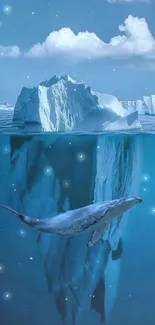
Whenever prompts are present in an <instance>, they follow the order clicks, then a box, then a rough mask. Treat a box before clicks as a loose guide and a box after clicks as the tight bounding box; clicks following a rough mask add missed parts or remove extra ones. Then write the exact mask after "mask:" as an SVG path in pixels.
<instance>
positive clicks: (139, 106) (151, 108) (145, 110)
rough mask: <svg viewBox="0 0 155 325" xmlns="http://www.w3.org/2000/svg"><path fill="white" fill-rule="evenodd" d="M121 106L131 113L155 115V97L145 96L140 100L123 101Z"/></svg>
mask: <svg viewBox="0 0 155 325" xmlns="http://www.w3.org/2000/svg"><path fill="white" fill-rule="evenodd" d="M120 103H121V105H122V106H123V107H124V108H125V109H126V110H127V111H129V112H133V111H136V110H137V111H138V114H141V115H155V95H151V96H143V98H142V99H140V100H135V101H121V102H120Z"/></svg>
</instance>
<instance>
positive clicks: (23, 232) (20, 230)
mask: <svg viewBox="0 0 155 325" xmlns="http://www.w3.org/2000/svg"><path fill="white" fill-rule="evenodd" d="M18 235H19V236H20V237H23V238H24V237H26V231H25V230H24V229H19V230H18Z"/></svg>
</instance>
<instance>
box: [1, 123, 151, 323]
mask: <svg viewBox="0 0 155 325" xmlns="http://www.w3.org/2000/svg"><path fill="white" fill-rule="evenodd" d="M144 124H145V126H146V125H147V131H146V133H145V132H143V133H141V134H103V135H73V134H66V135H65V134H47V135H19V134H11V133H12V132H10V134H3V132H1V135H0V203H1V204H6V205H8V206H10V207H11V208H13V209H15V210H17V211H19V212H21V213H23V214H26V215H31V216H32V217H37V218H40V217H52V216H55V215H56V214H58V213H60V212H62V211H67V210H68V209H76V208H79V207H82V206H85V205H88V204H91V203H94V202H99V201H104V200H111V199H115V198H120V197H127V196H139V197H142V198H143V203H141V204H139V205H137V206H135V207H133V208H132V209H131V210H129V211H128V212H127V213H125V214H124V215H123V216H120V218H118V219H116V220H115V221H114V222H113V223H112V224H111V226H110V228H109V229H108V232H107V237H106V238H105V240H104V242H103V243H102V242H101V241H100V242H98V243H96V244H95V245H94V247H92V248H91V249H89V248H88V247H87V243H88V241H89V238H90V235H91V234H90V233H88V234H80V235H78V236H75V237H65V236H59V235H54V234H47V233H38V232H37V231H36V230H34V229H32V228H30V227H28V226H27V225H24V224H22V223H21V222H20V221H19V220H18V219H17V218H16V217H15V216H14V215H13V214H12V213H10V212H9V211H6V210H4V209H2V208H0V323H1V325H63V324H64V325H74V324H75V325H100V324H107V325H124V324H125V325H154V324H155V308H154V307H155V194H154V188H155V154H154V150H155V149H154V148H155V134H151V133H148V129H149V127H150V125H153V122H152V120H151V119H150V118H149V117H148V120H147V121H146V119H145V121H144V123H143V125H144ZM152 130H153V127H152ZM3 131H4V130H3ZM7 133H9V132H7ZM111 240H112V242H115V243H116V244H117V245H116V247H115V248H113V247H112V246H111V245H110V243H111Z"/></svg>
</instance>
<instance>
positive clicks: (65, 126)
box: [13, 75, 141, 132]
mask: <svg viewBox="0 0 155 325" xmlns="http://www.w3.org/2000/svg"><path fill="white" fill-rule="evenodd" d="M129 121H130V122H129ZM13 123H18V124H20V125H21V126H22V127H23V130H24V131H27V132H28V131H30V132H31V131H37V132H42V131H43V132H75V131H79V132H104V131H105V130H111V131H115V130H117V131H119V130H120V131H121V130H122V129H123V130H131V129H140V128H141V124H140V122H139V120H138V114H136V113H135V114H133V113H132V112H128V111H127V110H126V109H125V108H124V107H123V105H122V104H121V102H119V100H118V99H117V98H116V97H115V96H113V95H107V94H100V93H97V92H93V91H92V90H91V87H90V86H87V85H85V84H84V83H83V82H76V81H75V80H73V79H72V78H71V77H70V76H68V75H66V76H54V77H52V78H51V79H49V80H45V81H43V82H41V83H40V84H39V85H38V86H37V87H34V88H26V87H24V88H23V89H22V91H21V93H20V95H19V97H18V100H17V103H16V105H15V108H14V115H13Z"/></svg>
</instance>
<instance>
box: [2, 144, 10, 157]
mask: <svg viewBox="0 0 155 325" xmlns="http://www.w3.org/2000/svg"><path fill="white" fill-rule="evenodd" d="M3 153H4V154H5V155H7V154H9V153H10V146H9V145H5V146H4V147H3Z"/></svg>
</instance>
